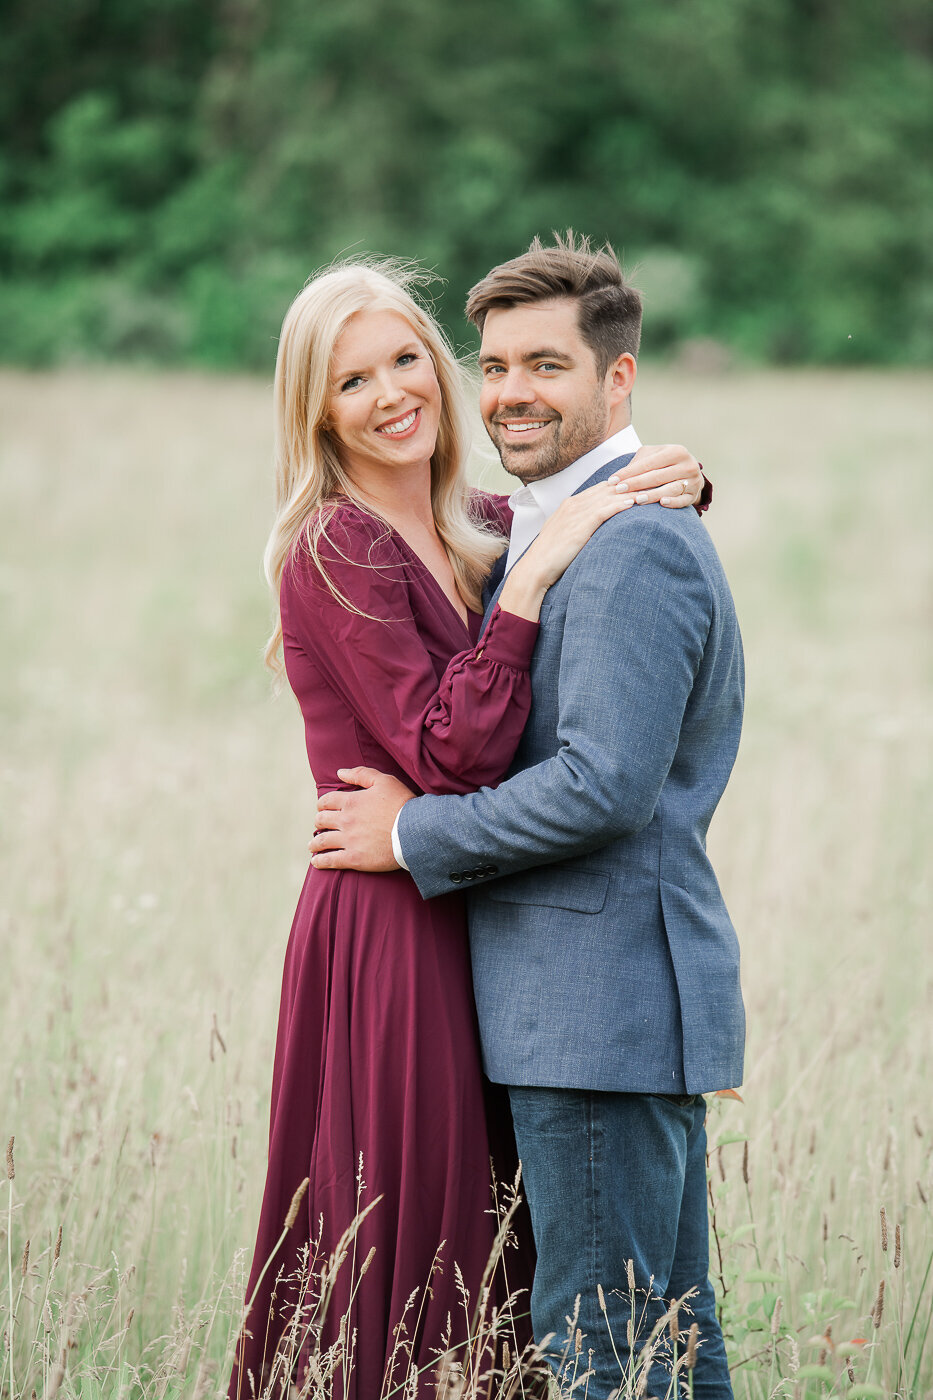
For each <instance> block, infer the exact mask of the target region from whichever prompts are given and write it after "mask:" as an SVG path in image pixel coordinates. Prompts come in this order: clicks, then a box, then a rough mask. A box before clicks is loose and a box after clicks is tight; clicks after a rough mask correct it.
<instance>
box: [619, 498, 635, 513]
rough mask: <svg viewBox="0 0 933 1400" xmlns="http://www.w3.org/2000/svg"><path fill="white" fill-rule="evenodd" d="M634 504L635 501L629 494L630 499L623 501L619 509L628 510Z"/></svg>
mask: <svg viewBox="0 0 933 1400" xmlns="http://www.w3.org/2000/svg"><path fill="white" fill-rule="evenodd" d="M634 504H635V502H634V501H633V500H632V497H631V496H629V498H628V500H627V501H623V502H622V504H621V505H620V506H619V510H628V509H629V508H630V507H631V506H633V505H634Z"/></svg>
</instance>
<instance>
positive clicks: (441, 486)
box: [263, 258, 505, 673]
mask: <svg viewBox="0 0 933 1400" xmlns="http://www.w3.org/2000/svg"><path fill="white" fill-rule="evenodd" d="M430 280H431V278H430V274H428V273H426V272H424V271H423V270H422V269H420V268H418V267H417V266H415V265H414V264H411V263H406V262H402V261H400V260H396V259H389V258H384V259H378V260H377V259H372V260H366V261H353V262H346V263H341V264H337V265H335V266H332V267H330V268H328V269H326V270H325V271H324V272H321V273H319V274H318V275H317V276H315V277H313V278H312V279H311V281H309V282H308V283H307V285H306V286H305V287H304V289H303V290H302V291H301V292H299V293H298V296H297V297H296V298H295V300H294V301H293V302H292V304H291V306H290V307H289V309H288V311H287V313H286V316H285V320H284V321H283V322H282V333H281V336H280V338H279V351H278V356H277V358H276V362H275V521H274V523H273V526H272V531H271V533H270V535H269V540H268V543H267V544H266V550H265V555H264V561H263V562H264V565H265V571H266V578H267V579H268V580H269V585H270V587H271V588H272V591H273V594H274V596H275V599H276V617H275V628H274V630H273V633H272V636H271V637H270V638H269V641H268V643H267V645H266V651H265V660H266V664H267V665H268V666H269V667H270V668H271V669H272V670H274V671H276V672H279V673H280V672H281V671H282V669H283V663H282V657H281V655H280V650H281V645H282V618H281V613H280V610H279V606H278V597H279V588H280V585H281V581H282V574H283V572H284V569H285V566H286V564H287V563H288V560H289V559H290V557H291V555H292V551H293V550H294V549H295V547H296V545H297V544H298V543H299V542H301V543H302V544H303V546H304V547H305V548H306V549H307V551H308V553H309V554H310V556H311V559H312V560H313V562H314V564H315V566H316V567H317V568H318V569H319V571H320V573H321V575H322V577H323V579H324V581H325V582H326V584H327V586H328V588H329V589H330V591H331V593H332V594H333V595H334V597H335V598H337V600H338V601H339V602H340V603H341V604H342V605H343V606H344V607H346V608H348V609H350V610H351V611H357V609H355V608H354V606H353V604H352V603H351V602H350V601H349V599H347V598H345V597H343V595H342V594H340V593H339V592H338V590H337V589H336V587H335V586H334V584H333V583H332V581H331V580H330V579H329V578H328V575H327V571H326V569H325V568H324V565H323V562H322V560H321V557H320V552H319V546H320V543H321V541H322V539H323V540H325V541H327V523H328V521H329V519H330V518H331V516H332V515H333V512H334V510H335V509H336V505H337V498H338V497H341V496H343V497H347V498H349V499H350V500H352V501H353V502H354V503H355V504H356V505H357V506H359V507H360V509H363V510H365V511H366V512H367V513H368V514H370V515H372V516H373V517H374V518H375V519H376V520H379V521H380V523H381V524H383V525H384V526H385V527H386V530H388V528H389V527H388V523H387V522H386V521H385V520H382V517H381V516H378V515H377V514H376V512H374V511H373V510H372V508H371V507H370V506H368V505H365V504H364V503H363V502H362V501H360V500H359V499H358V497H357V496H356V495H355V494H354V490H353V484H352V482H351V481H350V479H349V477H348V476H347V474H346V472H345V470H344V468H343V466H342V465H341V462H340V455H339V451H338V443H337V442H336V440H335V438H334V437H333V435H332V434H331V432H330V431H329V430H328V427H327V415H328V407H329V400H330V394H331V386H330V369H331V361H332V358H333V353H334V346H335V345H336V343H337V339H338V337H339V336H340V334H341V332H342V331H343V329H344V327H345V325H346V324H347V322H348V321H349V319H350V317H351V316H355V315H356V314H357V313H358V312H360V311H370V310H378V311H396V312H398V314H399V315H401V316H403V317H404V318H405V320H406V321H408V323H409V324H410V325H411V327H412V329H413V330H414V331H415V333H416V334H417V335H418V336H419V338H420V339H421V340H422V341H423V343H424V345H425V346H426V348H427V350H428V353H429V354H430V356H431V359H432V361H433V363H434V370H435V373H436V375H437V380H438V383H439V385H440V389H441V412H440V422H439V424H438V432H437V444H436V446H435V449H434V455H433V456H432V458H431V509H432V511H433V515H434V524H435V526H436V528H437V533H438V535H439V536H440V538H441V540H442V541H443V544H444V547H445V549H446V551H447V556H448V558H449V559H450V563H451V567H452V569H453V572H454V577H455V579H456V582H457V588H458V590H459V592H460V594H461V596H462V597H463V598H464V600H465V601H466V602H467V603H469V604H470V605H471V606H473V607H478V606H479V601H480V593H481V590H482V585H483V580H484V579H485V577H486V575H487V574H488V572H489V570H490V569H491V568H492V565H493V563H494V561H495V560H496V559H497V558H498V556H499V555H500V554H501V553H502V549H503V547H504V544H505V541H504V539H503V538H502V537H501V535H499V534H497V533H495V531H494V530H493V529H492V528H491V527H490V526H489V525H487V524H485V523H484V522H483V521H481V520H479V519H477V518H476V516H475V515H474V513H473V512H472V511H471V499H472V497H473V492H472V489H471V487H470V485H469V483H468V482H467V479H466V474H465V465H466V459H467V454H468V452H469V448H470V439H471V433H470V426H469V418H468V415H467V408H466V396H465V386H464V371H463V368H462V367H461V365H460V363H459V361H458V360H457V357H456V355H455V354H454V352H453V350H452V348H451V346H450V344H449V343H448V341H447V338H446V336H445V335H444V332H443V331H442V330H441V328H440V326H439V325H438V324H437V322H436V321H435V320H434V318H433V316H431V315H430V313H429V312H428V311H426V310H425V308H424V307H422V306H421V305H419V303H418V302H417V301H415V299H414V297H413V296H412V293H411V288H412V287H415V286H417V285H419V284H423V283H425V282H428V281H430ZM328 543H330V544H331V548H334V545H333V543H332V542H330V541H328Z"/></svg>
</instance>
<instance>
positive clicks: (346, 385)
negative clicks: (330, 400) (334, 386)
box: [340, 374, 363, 394]
mask: <svg viewBox="0 0 933 1400" xmlns="http://www.w3.org/2000/svg"><path fill="white" fill-rule="evenodd" d="M362 382H363V376H362V375H361V374H354V375H353V377H352V379H345V380H344V381H343V383H342V384H341V386H340V392H341V394H343V393H346V391H347V390H348V389H355V388H356V386H357V385H358V384H362Z"/></svg>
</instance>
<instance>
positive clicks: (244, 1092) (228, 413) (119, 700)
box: [0, 368, 933, 1400]
mask: <svg viewBox="0 0 933 1400" xmlns="http://www.w3.org/2000/svg"><path fill="white" fill-rule="evenodd" d="M643 380H644V387H643V388H641V389H639V392H638V395H637V400H636V405H635V407H636V415H635V416H636V424H637V426H638V428H639V430H640V432H641V434H642V437H643V438H644V439H645V440H647V441H665V440H672V439H673V440H678V439H679V440H682V441H685V442H687V443H688V444H689V445H690V446H691V447H692V448H693V449H694V450H695V451H696V452H697V454H698V455H699V456H700V457H701V458H702V459H703V461H704V462H705V463H706V464H707V467H708V470H709V472H710V475H711V476H712V477H713V478H714V480H715V485H716V502H715V505H714V509H713V512H712V513H711V515H710V516H709V517H707V518H708V522H709V527H710V529H711V531H712V533H713V535H714V537H715V539H716V542H717V545H718V546H719V549H720V552H721V554H722V556H723V559H724V561H725V564H726V568H727V570H728V573H729V576H730V578H731V580H732V583H733V587H734V592H735V596H736V602H737V605H738V610H739V615H740V618H741V621H742V625H743V630H744V635H745V641H746V650H747V661H748V710H747V724H746V731H745V737H744V739H743V744H742V749H741V752H740V755H739V762H738V766H737V769H736V772H735V775H734V777H733V780H732V783H731V785H730V788H729V790H728V792H727V795H726V798H725V800H724V802H723V805H722V808H721V810H720V814H719V816H718V818H717V822H716V824H715V826H714V829H713V832H712V834H711V845H712V848H713V854H714V860H715V862H716V865H717V869H718V870H719V872H720V876H721V881H722V884H723V887H724V891H725V894H726V898H727V901H728V904H729V906H730V910H731V912H732V915H733V918H734V921H735V924H736V926H737V928H738V930H739V933H740V937H741V939H742V943H743V952H744V984H745V990H746V1000H747V1006H748V1013H749V1044H748V1055H747V1061H746V1063H747V1077H746V1083H745V1087H744V1089H743V1094H744V1103H741V1104H740V1103H736V1102H726V1101H717V1102H716V1103H715V1105H714V1108H713V1117H712V1130H711V1135H712V1140H713V1142H714V1143H719V1144H720V1146H719V1147H718V1148H717V1149H716V1150H715V1151H714V1152H713V1155H712V1159H711V1171H712V1174H711V1182H712V1191H713V1198H714V1203H715V1219H716V1230H717V1240H716V1241H715V1242H714V1247H713V1259H714V1266H715V1273H716V1274H717V1276H718V1277H719V1282H720V1283H721V1284H722V1285H723V1286H724V1287H725V1290H726V1291H725V1297H724V1316H725V1322H726V1326H727V1330H728V1332H729V1335H730V1337H731V1339H732V1346H733V1360H734V1362H735V1363H736V1369H735V1372H734V1376H735V1385H736V1391H737V1394H738V1395H741V1396H749V1397H763V1396H767V1395H771V1394H777V1395H787V1396H791V1395H797V1396H811V1395H812V1396H818V1395H828V1394H832V1395H849V1396H850V1397H853V1400H854V1397H857V1396H859V1395H884V1396H893V1395H895V1394H898V1395H901V1396H904V1397H907V1396H911V1397H923V1396H930V1395H933V1337H931V1335H930V1333H931V1326H930V1321H931V1309H933V1275H931V1264H933V1220H931V1210H933V1161H931V1153H933V1093H931V1075H933V1055H931V1049H933V966H931V962H930V957H929V948H930V935H931V930H933V920H931V897H930V875H929V869H928V863H927V862H925V859H924V857H925V856H926V855H927V852H928V849H929V835H928V833H929V830H930V825H931V818H933V813H931V803H930V757H931V747H933V746H931V728H933V726H931V707H930V697H931V674H930V672H931V649H930V636H931V625H930V624H931V620H933V619H931V615H930V600H931V591H930V583H931V579H930V573H931V548H930V543H931V542H930V529H929V520H930V491H931V473H930V441H931V438H933V415H931V410H930V405H931V403H933V379H931V377H930V376H929V375H921V374H916V375H906V374H905V375H882V374H878V373H873V372H864V373H859V374H845V375H844V374H828V373H827V374H819V373H810V374H802V373H791V372H788V373H772V374H764V373H761V374H744V373H736V374H733V375H727V376H722V377H717V378H706V377H690V376H687V375H684V374H675V373H674V372H671V371H662V370H660V369H657V370H651V369H650V368H649V369H647V370H645V371H644V373H643ZM269 397H270V395H269V386H268V385H267V384H265V383H262V382H259V381H256V380H251V379H211V378H206V377H191V376H185V377H182V376H169V375H166V376H159V377H147V376H142V375H139V376H137V375H132V374H128V373H126V374H124V373H116V372H115V373H108V374H95V375H91V374H85V373H80V372H71V373H63V374H60V375H54V376H32V375H26V374H19V373H13V372H7V373H5V374H2V375H0V537H2V551H0V641H2V652H3V664H2V668H0V717H2V734H3V739H2V746H0V851H2V856H0V860H2V876H0V951H2V968H3V974H2V988H3V1001H2V1034H3V1041H2V1043H3V1066H4V1073H3V1080H2V1096H3V1098H2V1103H3V1106H2V1113H0V1132H2V1136H3V1139H4V1141H6V1139H8V1138H9V1137H10V1136H11V1135H15V1146H14V1149H13V1158H14V1160H15V1178H14V1179H12V1180H8V1179H5V1178H4V1177H3V1176H2V1174H0V1181H3V1184H4V1188H5V1189H4V1192H3V1193H0V1261H2V1266H0V1277H2V1283H0V1314H2V1317H3V1323H2V1331H3V1334H4V1341H3V1348H2V1369H3V1386H2V1388H0V1393H2V1394H3V1395H6V1396H10V1397H16V1398H17V1400H18V1397H20V1396H23V1397H28V1396H29V1395H30V1394H31V1393H32V1392H33V1391H35V1393H37V1394H38V1395H39V1396H43V1395H49V1396H51V1395H54V1394H58V1395H60V1396H69V1397H78V1396H80V1397H82V1400H95V1397H108V1400H109V1398H110V1397H123V1396H126V1397H130V1396H143V1395H145V1396H147V1397H155V1396H185V1397H189V1396H199V1397H206V1396H213V1395H215V1394H218V1393H220V1392H221V1391H222V1389H223V1387H224V1385H225V1381H226V1371H227V1366H228V1359H229V1350H230V1345H231V1332H232V1328H233V1327H234V1325H235V1319H236V1313H237V1309H238V1308H239V1305H240V1303H241V1300H242V1291H243V1284H244V1273H245V1268H246V1265H247V1263H248V1251H249V1249H250V1247H251V1245H252V1238H253V1231H254V1227H255V1220H256V1214H257V1209H258V1201H259V1196H260V1192H261V1188H262V1180H263V1170H264V1167H263V1162H264V1153H265V1135H266V1116H267V1095H268V1089H269V1081H270V1074H271V1061H272V1043H273V1034H274V1029H275V1016H276V1010H277V1000H278V982H279V976H280V970H281V962H282V956H283V951H284V946H285V941H286V937H287V934H288V928H289V924H290V921H291V915H292V910H293V906H294V902H295V899H296V896H297V893H298V890H299V887H300V883H301V879H302V877H303V873H304V870H305V866H306V850H305V843H306V841H307V839H308V837H309V836H310V833H311V830H312V825H313V822H312V815H313V810H314V788H313V785H312V781H311V778H310V775H309V774H308V772H307V767H306V761H305V756H304V746H303V735H302V729H301V723H300V717H299V715H298V711H297V708H296V706H295V705H294V703H293V702H292V701H291V699H290V698H288V697H287V696H283V697H281V698H280V699H279V700H277V701H274V702H273V701H272V700H271V699H270V695H269V687H268V682H267V679H266V676H265V674H264V672H263V668H262V665H261V661H260V653H261V648H262V644H263V641H264V638H265V636H266V632H267V628H268V619H269V610H268V603H267V598H266V592H265V585H264V582H263V580H262V577H261V571H260V565H259V559H260V554H261V550H262V545H263V543H264V539H265V535H266V531H267V528H268V523H269V499H270V485H269V477H270V469H269V457H270V450H269V439H270V432H269V417H270V410H269ZM478 470H479V471H480V472H481V473H482V474H483V476H484V479H485V480H486V481H487V482H488V483H490V484H491V483H493V482H494V481H496V480H498V478H497V476H496V470H495V468H494V467H492V466H490V465H489V464H488V463H487V462H480V463H478ZM9 1161H10V1159H9V1158H8V1163H9ZM882 1208H883V1209H884V1212H885V1219H886V1242H887V1249H884V1248H883V1244H882V1228H881V1214H880V1213H881V1210H882ZM60 1228H61V1235H60V1236H59V1230H60ZM27 1241H28V1259H27V1258H25V1257H24V1251H25V1250H26V1247H27ZM56 1255H58V1257H57V1258H56ZM882 1284H883V1285H884V1288H883V1308H882V1309H881V1315H880V1316H879V1309H878V1307H877V1300H878V1295H879V1287H880V1286H881V1285H882ZM11 1305H12V1310H13V1316H12V1317H11ZM856 1338H858V1339H864V1341H855V1340H853V1339H856ZM11 1343H12V1347H11Z"/></svg>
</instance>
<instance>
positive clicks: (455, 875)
mask: <svg viewBox="0 0 933 1400" xmlns="http://www.w3.org/2000/svg"><path fill="white" fill-rule="evenodd" d="M450 878H451V880H453V882H454V884H455V885H459V884H460V881H461V880H462V879H463V876H462V875H461V874H460V873H459V871H454V872H453V874H452V875H451V877H450Z"/></svg>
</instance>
